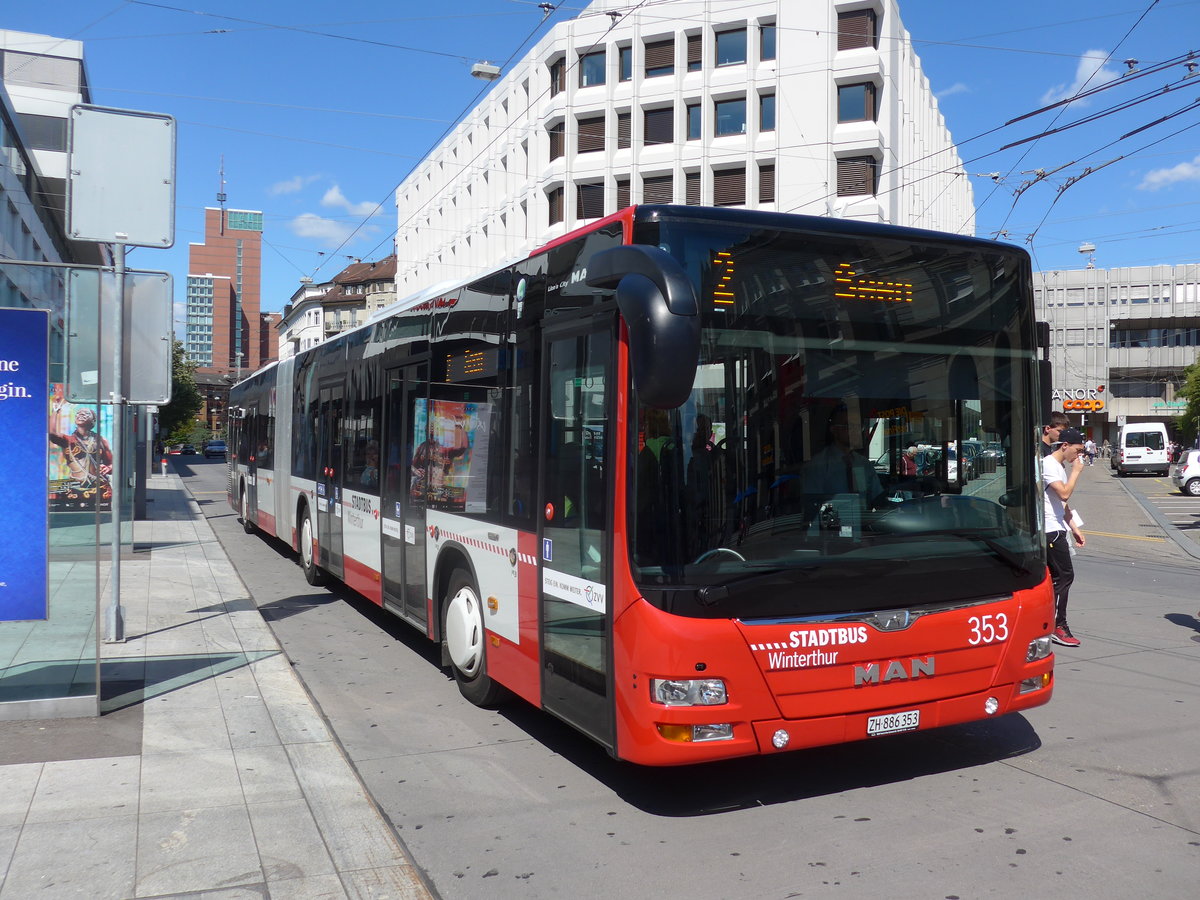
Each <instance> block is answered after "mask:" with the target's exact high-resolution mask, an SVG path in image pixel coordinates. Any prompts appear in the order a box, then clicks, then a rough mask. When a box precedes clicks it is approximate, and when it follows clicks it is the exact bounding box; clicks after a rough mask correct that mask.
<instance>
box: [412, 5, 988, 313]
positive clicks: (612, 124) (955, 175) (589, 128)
mask: <svg viewBox="0 0 1200 900" xmlns="http://www.w3.org/2000/svg"><path fill="white" fill-rule="evenodd" d="M637 203H681V204H682V203H688V204H698V205H716V206H739V207H748V208H754V209H766V210H775V211H780V212H795V213H806V214H815V215H831V216H844V217H847V218H854V219H861V220H866V221H876V222H889V223H895V224H903V225H910V226H914V227H922V228H931V229H936V230H942V231H952V232H957V233H962V234H973V233H974V206H973V200H972V190H971V186H970V183H969V180H968V178H967V176H966V174H965V173H964V171H963V168H962V162H961V160H960V159H959V156H958V153H957V151H956V150H955V147H954V144H953V141H952V139H951V136H950V133H949V131H948V130H947V128H946V125H945V122H944V121H943V119H942V116H941V113H940V112H939V110H938V107H937V102H936V100H935V98H934V97H933V94H932V93H931V91H930V88H929V83H928V81H927V79H926V78H925V76H924V74H923V73H922V71H921V66H920V60H919V59H918V58H917V56H916V54H915V53H914V52H913V48H912V43H911V41H910V40H909V37H908V34H907V32H906V31H905V30H904V27H903V24H902V23H901V21H900V17H899V11H898V7H897V5H896V3H895V2H892V0H820V2H810V3H797V2H794V0H747V2H744V3H738V4H730V3H728V2H714V0H667V2H660V3H655V4H652V5H647V6H645V7H642V8H638V9H635V10H633V11H630V10H629V9H628V4H625V3H618V2H616V0H595V2H593V3H592V4H591V5H589V6H588V7H587V8H586V9H585V10H584V11H583V12H582V13H580V15H579V16H578V17H577V18H576V19H573V20H572V21H569V22H564V23H562V24H559V25H557V26H555V27H554V28H553V29H552V30H551V31H550V32H549V33H548V34H547V35H546V37H545V38H543V39H542V40H541V41H540V42H539V43H538V44H537V46H536V47H535V48H534V49H533V50H532V51H531V52H530V53H529V54H528V55H526V56H525V57H524V58H523V59H521V60H519V61H518V62H515V63H514V64H512V66H511V67H510V68H509V70H508V72H507V73H506V74H505V75H504V77H502V78H500V79H499V80H498V81H497V82H496V84H495V85H494V87H493V88H492V89H491V91H490V93H489V94H488V96H487V97H486V98H485V99H484V100H483V102H482V103H480V104H479V106H478V107H476V109H475V110H474V111H473V112H471V113H470V114H469V115H467V116H466V117H465V119H464V121H463V122H462V123H461V124H460V125H459V126H458V127H457V128H455V129H454V131H453V133H451V134H450V135H448V136H447V137H446V138H445V139H444V140H443V141H442V142H441V144H439V146H438V147H437V148H435V149H434V151H433V152H432V153H431V154H430V155H429V156H428V157H427V158H426V159H425V160H424V161H422V162H421V163H420V164H419V165H418V166H417V167H416V169H414V171H413V172H412V173H411V174H410V175H409V177H408V178H406V179H405V180H404V182H403V183H402V184H401V185H400V187H399V189H398V190H397V192H396V204H397V212H398V230H397V236H396V252H397V257H398V260H399V266H398V274H397V278H396V281H397V287H398V291H399V295H400V296H407V295H408V294H411V293H413V292H415V291H418V290H420V289H422V288H424V287H427V286H429V285H431V284H433V283H436V282H438V281H441V280H445V279H458V278H464V277H466V276H468V275H470V274H472V273H473V272H476V271H479V270H484V269H488V268H491V267H493V266H495V265H497V264H498V263H499V262H501V261H502V260H505V259H508V258H511V257H514V256H517V255H521V254H525V253H527V252H529V251H530V250H532V249H533V248H535V247H536V246H539V245H541V244H542V243H544V242H546V241H547V240H550V239H553V238H554V237H556V236H558V235H560V234H562V233H565V232H567V231H569V230H571V229H572V228H575V227H577V226H578V225H580V224H582V223H584V222H586V221H588V220H591V219H595V218H598V217H600V216H603V215H606V214H609V213H612V212H614V211H616V210H617V209H620V208H623V207H625V206H628V205H630V204H637Z"/></svg>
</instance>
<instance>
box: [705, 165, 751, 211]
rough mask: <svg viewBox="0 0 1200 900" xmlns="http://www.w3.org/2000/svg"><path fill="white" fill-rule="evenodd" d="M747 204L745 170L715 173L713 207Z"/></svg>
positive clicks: (722, 170)
mask: <svg viewBox="0 0 1200 900" xmlns="http://www.w3.org/2000/svg"><path fill="white" fill-rule="evenodd" d="M745 203H746V170H745V168H741V169H721V170H719V171H715V172H713V206H744V205H745Z"/></svg>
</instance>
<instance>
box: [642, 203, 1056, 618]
mask: <svg viewBox="0 0 1200 900" xmlns="http://www.w3.org/2000/svg"><path fill="white" fill-rule="evenodd" d="M642 228H643V231H642V233H641V235H640V236H639V238H638V239H639V240H643V241H645V242H646V243H656V244H657V245H658V246H660V247H662V248H663V249H664V250H666V251H667V252H669V253H671V254H672V255H673V256H675V258H676V259H678V260H679V261H680V262H681V263H682V264H683V265H684V267H685V269H686V270H687V271H688V273H689V274H690V275H691V277H692V278H693V279H694V283H695V287H696V289H697V294H698V297H699V298H700V305H701V310H702V320H703V331H702V337H701V351H700V359H699V363H698V369H697V373H696V379H695V384H694V387H693V390H692V393H691V396H690V398H689V399H688V401H687V402H686V403H685V404H684V405H683V406H681V407H680V408H678V409H675V410H671V411H664V410H658V409H651V408H647V407H644V406H641V405H639V404H637V403H636V400H634V401H633V402H634V407H635V408H634V410H633V412H634V415H633V416H631V419H632V420H633V421H634V422H635V423H636V424H635V426H634V427H635V428H636V435H631V442H634V443H633V448H634V452H635V453H636V456H637V458H636V462H635V464H633V466H632V471H633V473H634V477H633V479H632V484H631V489H630V500H629V504H628V509H629V519H630V521H629V523H628V524H629V529H628V531H629V535H630V537H629V541H630V551H631V558H632V560H633V563H634V573H635V577H636V578H637V580H638V582H639V585H640V586H641V587H642V589H643V591H644V593H645V594H646V596H647V598H648V599H651V601H652V602H654V601H655V600H656V599H657V600H658V601H660V602H662V603H663V605H665V606H667V607H669V608H671V609H672V610H674V611H677V612H681V613H685V614H695V615H738V616H747V617H749V616H767V617H770V616H803V615H817V614H828V613H830V612H838V611H850V610H858V609H864V608H873V609H879V608H886V607H900V606H911V605H914V604H920V603H922V602H944V601H948V600H951V599H959V600H961V599H963V598H964V597H974V596H979V597H985V596H989V595H991V596H994V595H997V594H1006V593H1010V592H1012V591H1013V590H1016V589H1018V588H1027V587H1031V586H1033V585H1035V584H1037V583H1039V582H1040V581H1041V580H1042V578H1043V577H1044V563H1043V556H1042V554H1043V549H1042V540H1041V531H1040V527H1041V526H1040V521H1039V515H1040V491H1039V485H1038V481H1037V472H1036V468H1035V455H1034V441H1035V424H1036V423H1035V421H1034V415H1035V412H1034V411H1035V409H1036V402H1035V397H1034V386H1033V380H1032V379H1033V373H1034V369H1035V365H1036V363H1035V357H1034V352H1033V347H1032V342H1033V326H1032V322H1031V321H1030V319H1029V316H1030V304H1029V302H1028V296H1027V293H1026V291H1027V289H1026V287H1025V284H1026V282H1027V281H1028V268H1027V261H1026V260H1025V258H1024V257H1023V255H1022V254H1021V253H1020V251H1017V250H1010V249H1007V248H1002V247H997V246H996V245H983V244H982V243H978V244H977V243H974V242H971V241H953V240H945V239H943V240H938V237H937V236H935V235H928V236H927V237H928V240H927V242H922V241H920V240H915V241H914V240H908V239H906V240H896V239H894V238H874V237H864V236H862V235H861V234H859V235H848V234H847V235H840V234H836V233H834V234H831V233H829V231H823V232H821V233H815V232H813V233H809V232H804V231H780V230H772V229H766V228H762V227H755V226H749V225H747V226H746V227H738V226H730V225H729V224H728V223H727V222H726V223H722V224H720V225H717V224H707V223H705V222H704V221H703V220H699V219H698V220H696V221H690V220H684V221H672V220H670V219H664V220H663V221H659V222H652V223H646V224H644V225H643V226H642ZM910 234H913V235H918V236H921V233H919V232H912V233H910ZM647 238H649V239H648V240H647ZM987 446H994V447H999V448H1002V449H1003V451H1004V452H1002V453H991V454H984V453H982V452H980V449H981V448H982V447H987Z"/></svg>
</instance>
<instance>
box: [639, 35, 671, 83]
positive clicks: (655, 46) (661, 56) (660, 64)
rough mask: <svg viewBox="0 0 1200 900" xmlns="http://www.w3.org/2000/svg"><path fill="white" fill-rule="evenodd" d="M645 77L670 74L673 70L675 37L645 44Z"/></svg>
mask: <svg viewBox="0 0 1200 900" xmlns="http://www.w3.org/2000/svg"><path fill="white" fill-rule="evenodd" d="M645 49H646V77H647V78H656V77H658V76H659V75H672V74H674V72H675V39H674V38H668V39H667V40H665V41H654V42H652V43H648V44H646V48H645Z"/></svg>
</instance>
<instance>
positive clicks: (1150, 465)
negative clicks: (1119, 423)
mask: <svg viewBox="0 0 1200 900" xmlns="http://www.w3.org/2000/svg"><path fill="white" fill-rule="evenodd" d="M1112 465H1113V468H1114V469H1116V470H1117V474H1118V475H1121V476H1125V475H1128V474H1129V473H1130V472H1154V473H1156V474H1159V475H1169V474H1170V472H1171V464H1170V462H1168V460H1167V426H1166V425H1165V424H1163V423H1162V422H1133V423H1131V424H1129V425H1126V426H1125V427H1124V428H1122V429H1121V434H1120V435H1119V436H1118V438H1117V446H1116V447H1115V448H1114V449H1113V463H1112Z"/></svg>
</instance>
